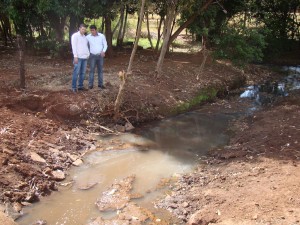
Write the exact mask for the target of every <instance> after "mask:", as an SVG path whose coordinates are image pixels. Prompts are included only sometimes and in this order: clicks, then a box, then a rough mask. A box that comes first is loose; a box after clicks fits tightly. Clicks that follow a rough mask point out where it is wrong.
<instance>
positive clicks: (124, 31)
mask: <svg viewBox="0 0 300 225" xmlns="http://www.w3.org/2000/svg"><path fill="white" fill-rule="evenodd" d="M127 7H128V6H126V7H125V19H124V26H123V31H122V37H121V40H120V44H121V45H123V42H124V37H125V33H126V27H127V19H128V9H127Z"/></svg>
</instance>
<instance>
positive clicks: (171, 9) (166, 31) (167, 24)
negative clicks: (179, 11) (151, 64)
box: [155, 1, 177, 77]
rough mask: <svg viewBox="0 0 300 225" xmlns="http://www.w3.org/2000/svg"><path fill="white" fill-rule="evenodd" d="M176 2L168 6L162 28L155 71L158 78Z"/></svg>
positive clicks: (174, 14) (166, 47)
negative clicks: (160, 45) (162, 39)
mask: <svg viewBox="0 0 300 225" xmlns="http://www.w3.org/2000/svg"><path fill="white" fill-rule="evenodd" d="M176 2H177V1H173V2H172V4H170V6H169V8H168V11H167V17H166V21H165V27H164V42H163V46H162V48H161V51H160V56H159V59H158V61H157V64H156V69H155V73H156V77H160V75H161V71H162V65H163V62H164V58H165V55H166V53H167V50H168V47H169V45H168V43H169V39H170V35H171V29H172V22H173V20H174V18H175V16H176Z"/></svg>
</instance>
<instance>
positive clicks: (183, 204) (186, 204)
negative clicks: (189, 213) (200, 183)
mask: <svg viewBox="0 0 300 225" xmlns="http://www.w3.org/2000/svg"><path fill="white" fill-rule="evenodd" d="M189 205H190V204H189V203H188V202H184V203H182V207H183V208H187V207H189Z"/></svg>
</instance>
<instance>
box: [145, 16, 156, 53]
mask: <svg viewBox="0 0 300 225" xmlns="http://www.w3.org/2000/svg"><path fill="white" fill-rule="evenodd" d="M146 19H147V31H148V40H149V43H150V46H151V49H154V47H153V43H152V39H151V33H150V26H149V12H146Z"/></svg>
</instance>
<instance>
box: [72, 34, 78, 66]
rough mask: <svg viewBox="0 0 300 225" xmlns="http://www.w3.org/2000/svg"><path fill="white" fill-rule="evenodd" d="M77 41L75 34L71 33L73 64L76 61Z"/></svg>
mask: <svg viewBox="0 0 300 225" xmlns="http://www.w3.org/2000/svg"><path fill="white" fill-rule="evenodd" d="M77 42H78V38H77V35H74V34H73V35H72V38H71V45H72V52H73V56H74V63H75V64H77V63H78V54H77Z"/></svg>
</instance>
